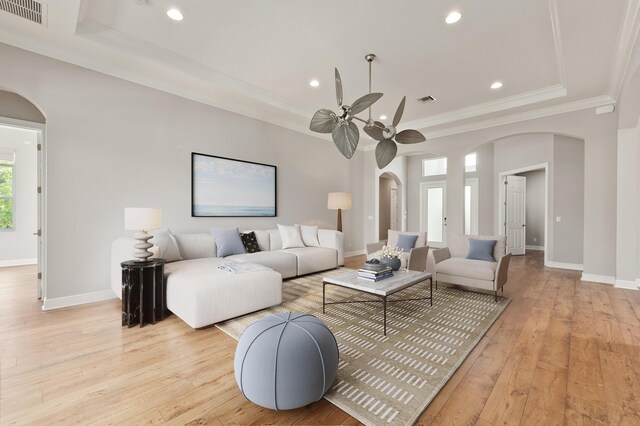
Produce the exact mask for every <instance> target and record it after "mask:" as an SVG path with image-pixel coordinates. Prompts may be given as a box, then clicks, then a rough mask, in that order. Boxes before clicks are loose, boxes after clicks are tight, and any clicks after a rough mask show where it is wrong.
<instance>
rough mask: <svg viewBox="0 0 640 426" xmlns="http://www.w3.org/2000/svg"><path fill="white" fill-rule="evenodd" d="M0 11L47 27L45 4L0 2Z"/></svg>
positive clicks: (26, 0)
mask: <svg viewBox="0 0 640 426" xmlns="http://www.w3.org/2000/svg"><path fill="white" fill-rule="evenodd" d="M0 10H4V11H5V12H9V13H11V14H13V15H16V16H19V17H21V18H24V19H28V20H29V21H31V22H35V23H37V24H42V25H47V4H46V3H42V2H39V1H36V0H0Z"/></svg>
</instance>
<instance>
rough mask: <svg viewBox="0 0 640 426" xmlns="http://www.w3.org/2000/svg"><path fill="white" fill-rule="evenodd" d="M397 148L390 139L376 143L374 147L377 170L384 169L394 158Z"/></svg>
mask: <svg viewBox="0 0 640 426" xmlns="http://www.w3.org/2000/svg"><path fill="white" fill-rule="evenodd" d="M397 152H398V146H397V145H396V144H395V142H394V141H392V140H391V139H385V140H383V141H380V142H378V145H377V146H376V163H378V168H379V169H384V168H385V167H387V166H388V165H389V163H390V162H392V161H393V159H394V158H396V153H397Z"/></svg>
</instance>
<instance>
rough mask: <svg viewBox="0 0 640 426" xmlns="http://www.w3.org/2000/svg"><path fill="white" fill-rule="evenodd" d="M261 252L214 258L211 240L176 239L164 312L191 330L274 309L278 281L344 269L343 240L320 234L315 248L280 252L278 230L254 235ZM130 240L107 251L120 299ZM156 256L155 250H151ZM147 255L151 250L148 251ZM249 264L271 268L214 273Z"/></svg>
mask: <svg viewBox="0 0 640 426" xmlns="http://www.w3.org/2000/svg"><path fill="white" fill-rule="evenodd" d="M254 232H255V234H256V239H257V241H258V245H259V247H260V250H261V251H260V252H257V253H245V254H236V255H232V256H227V257H225V258H220V257H217V250H216V245H215V241H214V238H213V236H211V235H210V234H205V233H202V234H175V238H176V242H177V245H178V248H179V250H180V255H181V257H182V259H183V260H179V261H175V262H169V263H167V264H166V265H165V283H166V288H167V296H166V301H167V307H168V309H169V310H170V311H171V312H173V313H174V314H176V315H177V316H178V317H180V318H181V319H182V320H183V321H185V322H186V323H187V324H189V325H190V326H191V327H193V328H202V327H206V326H208V325H211V324H215V323H217V322H220V321H224V320H227V319H229V318H234V317H237V316H240V315H244V314H247V313H250V312H255V311H258V310H260V309H264V308H268V307H270V306H274V305H278V304H280V303H281V302H282V279H283V278H284V279H286V278H292V277H295V276H299V275H305V274H310V273H314V272H320V271H324V270H328V269H333V268H337V267H338V266H343V265H344V244H343V234H342V233H341V232H338V231H333V230H327V229H319V230H318V241H319V243H320V247H303V248H291V249H282V242H281V240H280V233H279V231H278V230H277V229H275V230H268V231H254ZM134 242H135V240H134V239H133V238H127V237H124V238H118V239H117V240H115V241H114V242H113V244H112V247H111V288H112V289H113V291H114V293H115V294H116V296H118V297H119V298H122V272H121V271H122V270H121V267H120V263H121V262H123V261H125V260H129V259H132V258H133V252H134V249H133V244H134ZM153 249H155V253H157V248H156V247H154V248H153ZM153 249H152V250H153ZM229 261H233V262H250V263H258V264H260V265H263V266H266V267H267V268H270V270H265V271H259V272H247V273H241V274H231V273H228V272H223V271H220V270H219V269H218V266H219V265H220V264H222V263H224V262H229Z"/></svg>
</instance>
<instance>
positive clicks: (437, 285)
mask: <svg viewBox="0 0 640 426" xmlns="http://www.w3.org/2000/svg"><path fill="white" fill-rule="evenodd" d="M437 289H438V281H436V290H437Z"/></svg>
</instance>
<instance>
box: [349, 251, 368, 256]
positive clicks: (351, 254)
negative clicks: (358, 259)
mask: <svg viewBox="0 0 640 426" xmlns="http://www.w3.org/2000/svg"><path fill="white" fill-rule="evenodd" d="M361 254H367V252H366V250H356V251H348V252H346V253H345V254H344V257H351V256H360V255H361Z"/></svg>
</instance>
